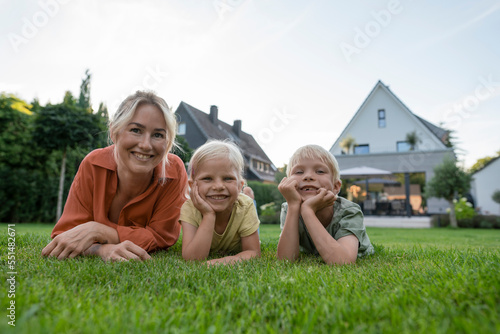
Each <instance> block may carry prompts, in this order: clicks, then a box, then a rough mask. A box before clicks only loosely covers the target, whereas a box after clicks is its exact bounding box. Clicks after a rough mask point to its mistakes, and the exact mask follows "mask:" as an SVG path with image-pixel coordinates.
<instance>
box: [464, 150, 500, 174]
mask: <svg viewBox="0 0 500 334" xmlns="http://www.w3.org/2000/svg"><path fill="white" fill-rule="evenodd" d="M498 156H500V151H497V154H496V156H493V157H490V156H488V157H484V158H480V159H477V161H476V162H475V163H474V164H473V165H472V167H471V168H469V173H471V174H473V173H475V172H477V171H479V170H481V169H483V168H484V166H486V165H487V164H488V163H489V162H490V161H491V160H493V159H495V158H496V157H498Z"/></svg>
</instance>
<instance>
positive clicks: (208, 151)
mask: <svg viewBox="0 0 500 334" xmlns="http://www.w3.org/2000/svg"><path fill="white" fill-rule="evenodd" d="M217 158H227V159H228V160H229V161H230V162H231V164H232V165H233V167H234V168H235V169H236V170H237V171H238V175H239V176H240V179H242V180H243V173H244V170H245V161H244V160H243V155H242V154H241V151H240V149H239V148H238V146H236V145H235V144H234V143H233V142H231V141H228V140H224V141H222V140H210V141H208V142H206V143H205V144H203V145H201V146H200V147H198V149H196V151H195V152H194V154H193V156H192V157H191V161H189V167H188V175H189V178H190V179H191V180H193V179H194V176H195V174H196V171H197V169H198V166H200V165H201V164H203V162H205V161H206V160H210V159H217Z"/></svg>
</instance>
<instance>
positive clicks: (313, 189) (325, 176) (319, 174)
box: [289, 159, 342, 201]
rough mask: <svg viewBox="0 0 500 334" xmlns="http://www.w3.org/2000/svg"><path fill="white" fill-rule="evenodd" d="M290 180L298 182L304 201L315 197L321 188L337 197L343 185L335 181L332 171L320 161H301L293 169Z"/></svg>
mask: <svg viewBox="0 0 500 334" xmlns="http://www.w3.org/2000/svg"><path fill="white" fill-rule="evenodd" d="M289 178H290V179H292V180H295V181H297V191H298V192H299V194H300V196H301V197H302V200H304V201H305V200H306V199H308V198H310V197H313V196H315V195H316V194H317V193H318V190H319V189H320V188H325V189H326V190H331V191H332V192H333V193H334V194H335V195H337V194H338V193H339V191H340V186H341V184H342V183H341V182H340V181H338V180H337V181H336V182H334V181H333V174H332V172H331V170H330V169H329V168H328V166H327V165H326V164H325V163H323V162H322V161H321V160H319V159H301V160H300V161H299V162H298V163H297V164H296V165H295V166H293V167H292V170H291V171H290V176H289Z"/></svg>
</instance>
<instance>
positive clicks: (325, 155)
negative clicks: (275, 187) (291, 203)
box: [286, 145, 340, 182]
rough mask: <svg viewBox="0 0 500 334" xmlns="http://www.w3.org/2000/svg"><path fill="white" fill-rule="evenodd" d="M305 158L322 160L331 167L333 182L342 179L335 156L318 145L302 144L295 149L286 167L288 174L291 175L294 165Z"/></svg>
mask: <svg viewBox="0 0 500 334" xmlns="http://www.w3.org/2000/svg"><path fill="white" fill-rule="evenodd" d="M305 159H318V160H320V161H321V162H322V163H324V164H325V165H327V166H328V168H329V169H330V172H331V173H332V176H333V182H336V181H340V171H339V164H338V162H337V159H335V157H334V156H333V155H332V154H331V153H330V152H328V151H327V150H325V149H324V148H323V147H321V146H318V145H306V146H302V147H301V148H299V149H298V150H297V151H295V153H294V154H293V155H292V157H291V158H290V161H289V163H288V166H287V168H286V176H290V173H291V171H292V169H293V167H294V166H295V165H297V164H298V163H299V162H300V161H301V160H305Z"/></svg>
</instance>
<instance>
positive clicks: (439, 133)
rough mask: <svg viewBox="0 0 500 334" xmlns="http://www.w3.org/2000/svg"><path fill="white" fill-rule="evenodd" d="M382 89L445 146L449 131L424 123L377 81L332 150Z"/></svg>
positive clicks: (386, 87) (423, 120)
mask: <svg viewBox="0 0 500 334" xmlns="http://www.w3.org/2000/svg"><path fill="white" fill-rule="evenodd" d="M379 87H380V88H382V89H383V90H385V91H386V92H387V93H389V95H390V96H391V97H392V98H393V99H394V100H395V101H396V102H397V103H399V104H400V105H401V107H402V108H403V109H404V110H406V111H407V112H408V113H410V115H411V116H412V117H414V118H415V119H416V120H417V121H418V122H420V123H421V124H422V125H423V126H424V127H425V128H426V129H427V130H429V132H430V133H431V134H432V135H433V136H435V137H436V138H437V139H438V140H439V141H440V142H441V143H443V145H445V146H446V145H447V140H448V136H449V131H448V130H445V129H443V128H440V127H439V126H436V125H434V124H432V123H430V122H428V121H426V120H425V119H423V118H422V117H419V116H417V115H415V114H414V113H413V112H412V111H411V110H410V108H408V107H407V106H406V105H405V104H404V103H403V102H402V101H401V100H400V99H399V98H398V97H397V96H396V94H394V93H393V92H392V91H391V90H390V88H389V86H386V85H385V84H384V83H383V82H382V81H380V80H379V81H378V82H377V83H376V84H375V87H373V89H372V90H371V92H370V94H368V96H367V97H366V98H365V100H364V101H363V103H362V104H361V106H360V107H359V109H358V111H357V112H356V114H354V116H353V117H352V118H351V120H350V121H349V123H348V124H347V126H346V127H345V128H344V131H342V133H341V134H340V136H339V137H338V138H337V140H336V141H335V143H334V144H333V145H332V148H333V147H334V146H335V145H336V144H337V142H338V141H339V140H341V138H343V137H344V134H345V132H346V130H347V129H348V128H349V126H350V125H351V124H352V122H353V120H354V119H355V118H356V115H357V114H358V113H359V112H360V111H361V110H362V109H363V108H364V106H365V105H366V103H367V102H368V100H369V99H370V98H371V97H372V96H373V94H374V93H375V91H376V90H377V88H379Z"/></svg>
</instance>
